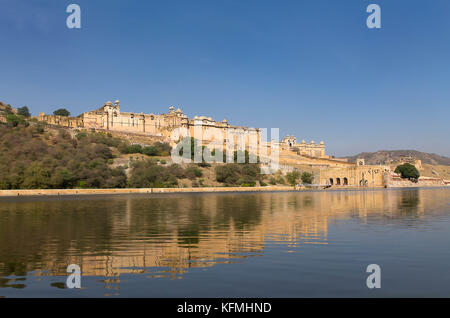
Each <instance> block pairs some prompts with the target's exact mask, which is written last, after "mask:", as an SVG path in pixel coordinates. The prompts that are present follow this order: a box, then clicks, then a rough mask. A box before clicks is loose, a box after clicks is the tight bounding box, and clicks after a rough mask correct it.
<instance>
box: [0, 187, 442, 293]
mask: <svg viewBox="0 0 450 318" xmlns="http://www.w3.org/2000/svg"><path fill="white" fill-rule="evenodd" d="M449 245H450V189H449V188H433V189H431V188H427V189H377V190H361V191H359V190H352V191H311V192H273V193H214V194H161V195H154V194H153V195H110V196H73V197H46V198H37V197H29V198H20V199H18V198H3V199H0V296H4V297H450V248H449ZM70 264H77V265H78V266H80V268H81V271H82V274H81V289H70V288H67V286H66V279H67V277H68V275H69V274H67V271H66V270H67V267H68V265H70ZM369 264H377V265H379V266H380V268H381V276H380V278H381V288H375V289H369V288H368V287H367V285H366V279H367V277H368V276H369V275H370V273H367V272H366V269H367V266H368V265H369Z"/></svg>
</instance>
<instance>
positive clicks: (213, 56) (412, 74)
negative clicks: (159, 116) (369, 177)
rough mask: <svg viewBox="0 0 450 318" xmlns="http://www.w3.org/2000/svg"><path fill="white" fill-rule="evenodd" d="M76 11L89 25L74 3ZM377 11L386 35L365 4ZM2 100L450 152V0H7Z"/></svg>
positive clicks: (352, 146) (355, 146)
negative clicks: (117, 104) (178, 114)
mask: <svg viewBox="0 0 450 318" xmlns="http://www.w3.org/2000/svg"><path fill="white" fill-rule="evenodd" d="M71 3H76V4H78V5H80V7H81V10H82V11H81V29H79V30H75V29H68V28H67V27H66V18H67V16H68V14H67V13H66V7H67V6H68V5H69V4H71ZM370 3H376V4H378V5H380V7H381V24H382V28H381V29H368V28H367V26H366V19H367V17H368V15H369V14H368V13H366V8H367V6H368V5H369V4H370ZM0 12H1V19H0V43H1V46H0V100H2V101H4V102H6V103H9V104H11V105H13V106H15V107H20V106H23V105H27V106H28V107H29V108H30V110H31V112H32V113H33V114H34V115H37V114H38V113H39V112H41V111H43V112H46V113H52V112H53V110H55V109H56V108H59V107H65V108H67V109H69V110H70V111H71V112H72V114H73V115H78V114H80V113H82V112H83V111H87V110H91V109H93V108H98V107H100V106H102V105H103V104H104V103H105V102H106V101H107V100H112V101H114V100H115V99H120V101H121V108H122V110H123V111H133V112H147V113H150V112H152V113H163V112H167V110H168V107H169V106H170V105H173V106H175V107H181V109H182V110H183V111H184V112H185V113H186V114H187V115H188V116H189V117H193V116H195V115H205V116H211V117H213V118H214V119H216V120H222V119H223V118H226V119H228V120H229V121H230V122H231V123H232V124H236V125H245V126H251V127H261V128H271V127H279V128H280V135H284V134H294V135H296V136H297V138H298V139H299V140H301V139H305V140H307V141H311V140H314V141H316V142H319V141H321V140H323V141H325V143H326V146H327V153H328V154H334V155H336V156H343V155H352V154H356V153H358V152H361V151H376V150H385V149H416V150H421V151H426V152H435V153H438V154H441V155H446V156H450V138H449V136H450V125H449V118H450V111H449V105H450V1H449V0H433V1H428V0H420V1H413V0H408V1H406V0H404V1H401V0H396V1H393V0H389V1H387V0H385V1H382V0H372V1H365V0H328V1H325V0H308V1H306V0H293V1H289V0H281V1H275V0H271V1H266V0H207V1H200V0H189V1H187V0H179V1H174V0H167V1H166V0H165V1H162V0H160V1H150V0H148V1H147V0H146V1H144V0H120V1H119V0H108V1H106V0H105V1H101V0H71V1H65V0H39V1H36V0H0Z"/></svg>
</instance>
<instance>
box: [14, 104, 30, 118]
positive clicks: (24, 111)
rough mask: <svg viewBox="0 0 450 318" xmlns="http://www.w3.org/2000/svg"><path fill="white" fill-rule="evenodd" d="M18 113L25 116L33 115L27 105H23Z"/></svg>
mask: <svg viewBox="0 0 450 318" xmlns="http://www.w3.org/2000/svg"><path fill="white" fill-rule="evenodd" d="M17 114H18V115H21V116H23V117H27V118H28V117H31V114H30V111H29V110H28V107H27V106H23V107H20V108H18V109H17Z"/></svg>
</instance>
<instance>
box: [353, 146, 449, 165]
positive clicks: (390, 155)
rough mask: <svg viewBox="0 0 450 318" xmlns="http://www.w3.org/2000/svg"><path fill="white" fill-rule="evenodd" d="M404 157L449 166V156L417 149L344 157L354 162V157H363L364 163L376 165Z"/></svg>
mask: <svg viewBox="0 0 450 318" xmlns="http://www.w3.org/2000/svg"><path fill="white" fill-rule="evenodd" d="M405 157H411V158H414V159H418V160H422V163H428V164H431V165H446V166H450V158H448V157H444V156H440V155H437V154H435V153H426V152H421V151H417V150H380V151H377V152H362V153H359V154H357V155H354V156H349V157H345V158H347V159H348V160H349V161H350V162H356V159H358V158H363V159H364V160H365V162H366V164H371V165H376V164H386V163H390V162H392V161H397V160H401V159H402V158H405Z"/></svg>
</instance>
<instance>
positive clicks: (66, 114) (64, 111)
mask: <svg viewBox="0 0 450 318" xmlns="http://www.w3.org/2000/svg"><path fill="white" fill-rule="evenodd" d="M53 115H56V116H64V117H69V116H70V112H69V111H68V110H67V109H65V108H60V109H57V110H55V111H54V112H53Z"/></svg>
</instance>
